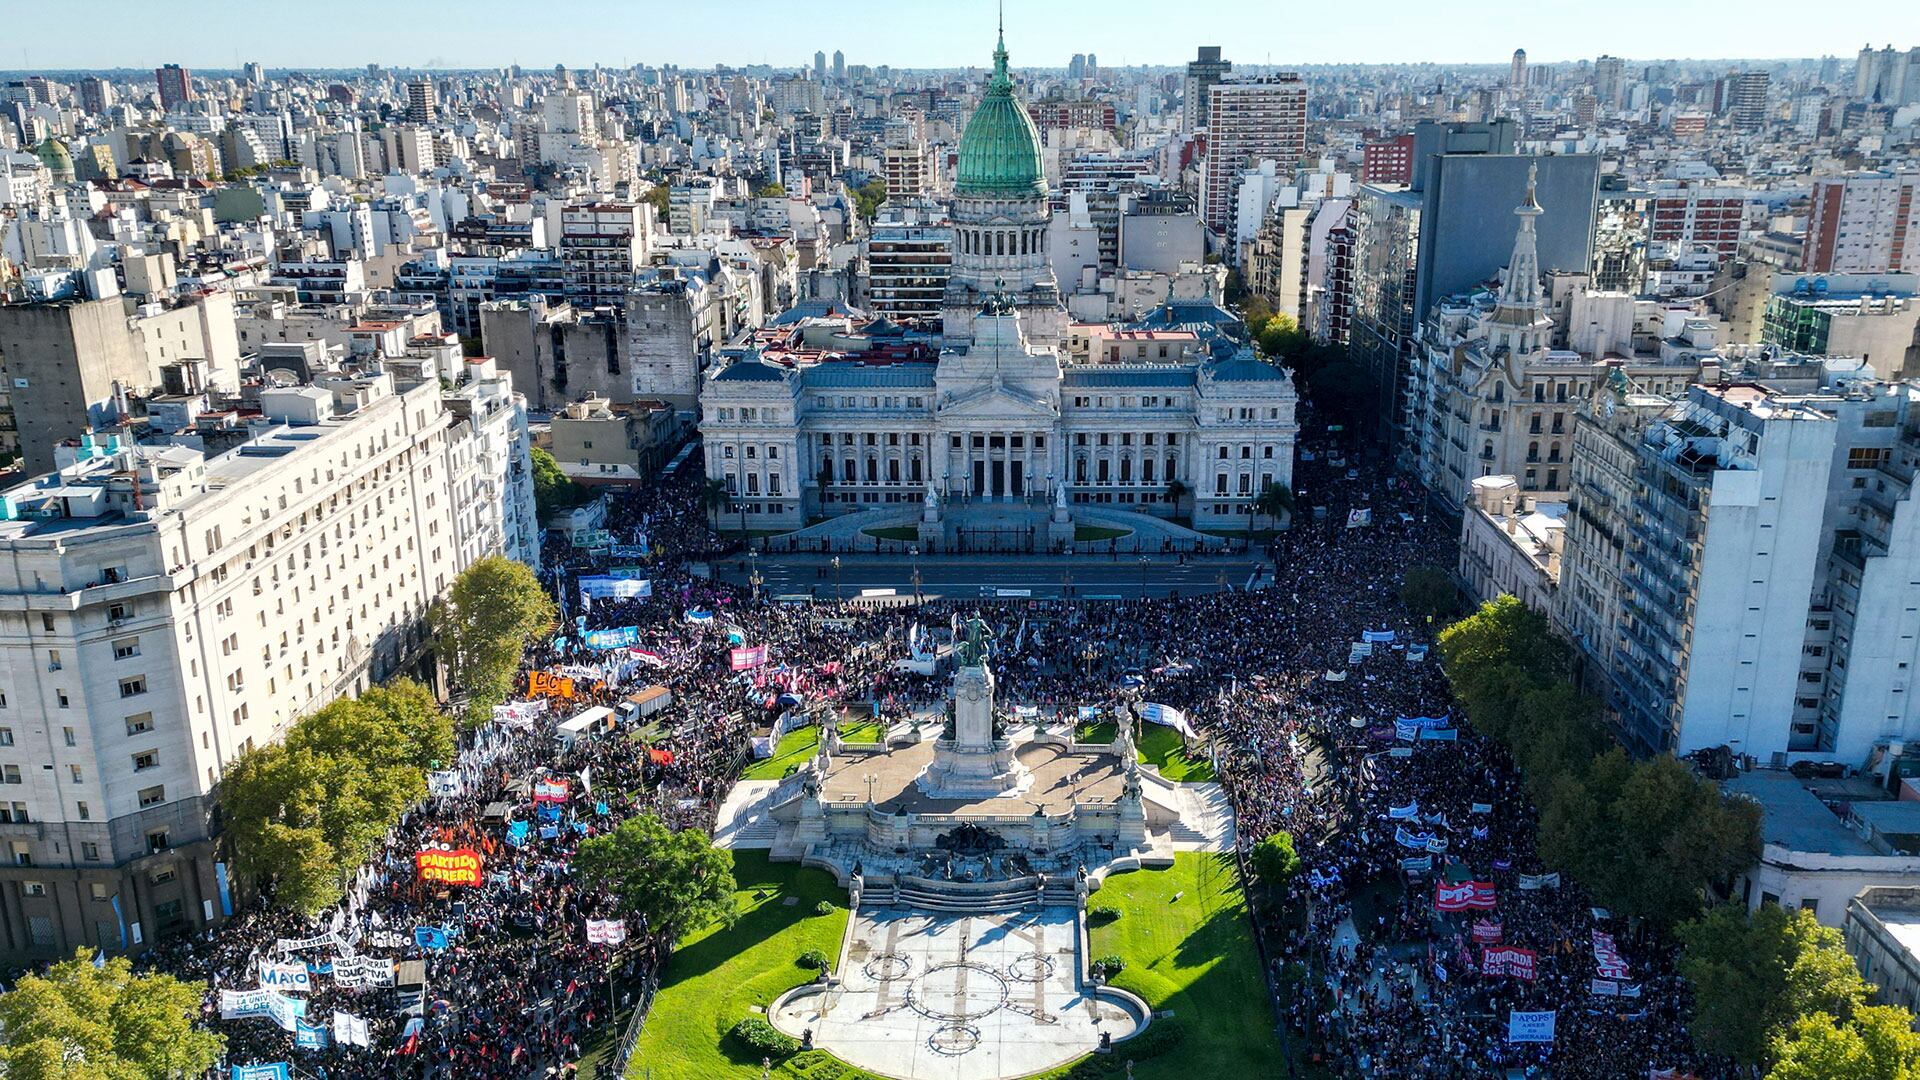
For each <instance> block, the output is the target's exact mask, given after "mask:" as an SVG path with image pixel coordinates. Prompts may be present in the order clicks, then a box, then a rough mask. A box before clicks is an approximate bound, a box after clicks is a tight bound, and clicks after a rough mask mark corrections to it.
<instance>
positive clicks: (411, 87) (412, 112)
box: [407, 79, 439, 124]
mask: <svg viewBox="0 0 1920 1080" xmlns="http://www.w3.org/2000/svg"><path fill="white" fill-rule="evenodd" d="M437 104H439V100H438V95H437V94H435V93H434V89H433V81H432V80H430V79H414V80H412V81H410V82H408V83H407V122H408V123H410V124H431V123H433V111H434V106H435V105H437Z"/></svg>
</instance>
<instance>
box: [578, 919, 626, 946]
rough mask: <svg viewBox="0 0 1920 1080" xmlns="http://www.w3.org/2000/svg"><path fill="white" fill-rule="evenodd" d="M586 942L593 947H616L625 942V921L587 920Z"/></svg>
mask: <svg viewBox="0 0 1920 1080" xmlns="http://www.w3.org/2000/svg"><path fill="white" fill-rule="evenodd" d="M587 940H588V941H590V942H592V943H593V944H595V945H618V944H620V943H621V942H623V941H625V940H627V921H626V920H625V919H588V920H587Z"/></svg>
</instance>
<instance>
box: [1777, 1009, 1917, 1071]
mask: <svg viewBox="0 0 1920 1080" xmlns="http://www.w3.org/2000/svg"><path fill="white" fill-rule="evenodd" d="M1770 1050H1771V1052H1772V1055H1773V1058H1774V1061H1775V1064H1774V1066H1773V1068H1772V1069H1771V1070H1769V1071H1768V1072H1767V1080H1916V1078H1917V1077H1920V1035H1915V1034H1914V1032H1913V1014H1912V1013H1910V1012H1908V1011H1907V1010H1905V1009H1901V1008H1896V1007H1894V1006H1889V1005H1868V1006H1864V1007H1862V1008H1861V1009H1860V1010H1858V1011H1857V1012H1856V1013H1855V1014H1854V1017H1853V1019H1852V1020H1851V1021H1848V1022H1847V1023H1845V1024H1844V1025H1843V1024H1841V1023H1840V1022H1839V1021H1838V1020H1837V1019H1836V1018H1835V1017H1833V1016H1832V1015H1830V1014H1827V1013H1814V1014H1813V1015H1811V1016H1803V1017H1800V1018H1798V1019H1796V1020H1795V1021H1794V1022H1793V1026H1792V1027H1791V1028H1790V1029H1788V1030H1787V1031H1786V1032H1784V1033H1782V1034H1780V1035H1777V1036H1775V1037H1774V1040H1773V1042H1772V1044H1771V1046H1770Z"/></svg>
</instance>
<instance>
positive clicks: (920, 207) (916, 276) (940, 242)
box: [864, 189, 953, 324]
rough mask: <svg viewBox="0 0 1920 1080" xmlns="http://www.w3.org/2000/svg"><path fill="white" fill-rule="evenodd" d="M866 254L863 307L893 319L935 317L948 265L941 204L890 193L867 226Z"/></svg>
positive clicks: (949, 233)
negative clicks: (895, 195) (907, 199)
mask: <svg viewBox="0 0 1920 1080" xmlns="http://www.w3.org/2000/svg"><path fill="white" fill-rule="evenodd" d="M889 191H891V189H889ZM866 254H867V285H866V295H865V304H864V306H865V307H866V309H867V310H868V311H870V312H872V313H873V314H875V315H877V316H879V317H881V318H883V319H891V320H893V321H894V322H917V323H927V324H931V323H932V322H934V321H936V320H938V319H939V318H940V305H941V303H942V302H943V299H944V297H945V296H946V291H947V277H948V276H949V275H950V274H951V273H952V268H953V229H952V227H950V226H949V225H948V224H947V215H946V211H945V209H944V208H942V207H941V206H939V205H938V204H936V203H933V202H931V201H924V200H923V201H917V202H915V201H904V200H896V199H894V198H893V197H892V196H891V194H889V196H888V199H887V202H886V203H885V205H883V206H882V207H881V208H880V212H879V214H878V216H876V217H875V218H874V220H873V227H872V228H871V229H870V230H868V233H867V240H866Z"/></svg>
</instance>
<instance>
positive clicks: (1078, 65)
mask: <svg viewBox="0 0 1920 1080" xmlns="http://www.w3.org/2000/svg"><path fill="white" fill-rule="evenodd" d="M1086 76H1087V54H1086V53H1074V54H1073V59H1071V60H1069V61H1067V78H1068V79H1070V80H1073V81H1075V82H1077V81H1079V80H1081V79H1084V78H1086Z"/></svg>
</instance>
